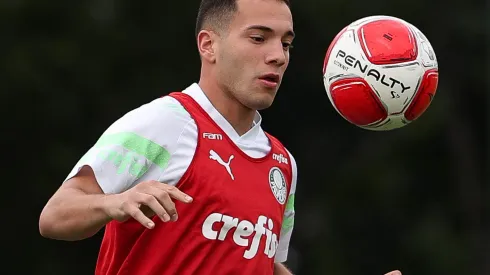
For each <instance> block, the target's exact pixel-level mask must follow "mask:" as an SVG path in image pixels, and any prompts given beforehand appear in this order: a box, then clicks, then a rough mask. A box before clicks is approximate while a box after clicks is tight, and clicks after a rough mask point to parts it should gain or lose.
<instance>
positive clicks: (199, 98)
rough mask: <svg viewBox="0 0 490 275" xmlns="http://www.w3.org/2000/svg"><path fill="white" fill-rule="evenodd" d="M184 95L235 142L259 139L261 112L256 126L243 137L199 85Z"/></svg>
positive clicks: (190, 87) (255, 122) (256, 115)
mask: <svg viewBox="0 0 490 275" xmlns="http://www.w3.org/2000/svg"><path fill="white" fill-rule="evenodd" d="M183 93H185V94H188V95H190V96H191V97H192V98H193V99H194V100H195V101H196V102H197V103H198V104H199V105H200V106H201V107H202V108H203V109H204V111H206V112H207V113H208V115H209V116H210V117H211V118H212V119H213V120H214V122H216V124H218V126H219V127H220V128H221V129H222V130H223V131H224V132H225V134H226V135H228V136H229V137H230V138H231V139H232V140H233V141H236V142H240V143H247V142H253V141H255V139H256V138H257V135H258V134H259V132H260V124H261V122H262V117H261V116H260V114H259V112H255V117H254V121H253V123H254V126H253V127H252V128H251V129H250V130H249V131H248V132H246V133H245V134H243V135H242V136H239V135H238V133H237V132H236V131H235V129H234V128H233V126H231V124H230V123H229V122H228V121H227V120H226V119H225V118H224V117H223V116H222V115H221V114H220V113H219V112H218V110H216V108H214V106H213V104H212V103H211V101H209V99H208V98H207V96H206V94H204V92H203V90H202V89H201V87H199V85H198V84H197V83H193V84H192V85H191V86H189V87H188V88H187V89H185V90H184V91H183Z"/></svg>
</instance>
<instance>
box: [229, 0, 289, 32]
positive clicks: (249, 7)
mask: <svg viewBox="0 0 490 275" xmlns="http://www.w3.org/2000/svg"><path fill="white" fill-rule="evenodd" d="M237 5H238V11H237V12H236V14H235V17H234V20H233V22H232V23H231V27H232V28H239V29H245V28H247V26H250V25H262V26H266V27H269V28H271V29H273V30H275V31H280V32H287V31H289V30H292V29H293V16H292V14H291V10H290V9H289V7H288V6H287V5H286V3H284V2H283V1H280V0H237Z"/></svg>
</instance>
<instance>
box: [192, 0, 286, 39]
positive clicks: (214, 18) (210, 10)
mask: <svg viewBox="0 0 490 275" xmlns="http://www.w3.org/2000/svg"><path fill="white" fill-rule="evenodd" d="M278 1H281V2H284V3H285V4H286V5H288V7H289V6H290V3H289V0H278ZM237 9H238V5H237V0H201V5H200V6H199V12H198V14H197V20H196V36H197V35H198V34H199V32H200V31H201V30H202V29H203V27H204V24H206V23H210V24H211V25H213V26H214V27H216V28H223V27H224V26H223V25H224V24H228V23H229V22H230V20H231V19H232V17H233V14H234V13H235V12H236V11H237Z"/></svg>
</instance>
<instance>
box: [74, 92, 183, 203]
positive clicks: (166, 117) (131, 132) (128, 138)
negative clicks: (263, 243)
mask: <svg viewBox="0 0 490 275" xmlns="http://www.w3.org/2000/svg"><path fill="white" fill-rule="evenodd" d="M189 120H191V116H190V115H189V114H188V113H187V111H186V110H185V109H184V108H183V107H182V106H181V105H180V104H179V103H178V101H176V100H175V99H174V98H171V97H163V98H159V99H155V100H154V101H152V102H149V103H147V104H145V105H142V106H140V107H138V108H136V109H134V110H132V111H130V112H128V113H127V114H125V115H124V116H123V117H121V118H120V119H118V120H117V121H115V122H114V123H113V124H112V125H111V126H110V127H109V128H108V129H107V130H106V131H105V132H104V133H103V134H102V135H101V136H100V138H99V139H98V140H97V141H96V142H95V144H94V145H93V146H92V147H91V148H90V149H89V150H88V151H87V152H86V153H85V155H84V156H83V157H82V158H81V159H80V160H79V161H78V163H77V164H76V165H75V167H73V169H72V171H71V172H70V173H69V175H68V177H67V178H66V180H68V179H70V178H72V177H74V176H75V175H76V174H77V173H78V172H79V171H80V169H81V168H82V167H83V166H86V165H88V166H90V167H91V168H92V169H93V171H94V173H95V177H96V179H97V182H98V184H99V185H100V187H101V189H102V190H103V191H104V193H106V194H110V193H120V192H124V191H126V190H127V189H129V188H130V187H132V186H134V185H135V184H137V183H138V182H141V181H145V180H158V179H159V177H160V175H161V174H162V173H163V172H164V171H165V169H166V168H167V166H168V163H169V161H170V159H171V157H172V152H173V151H175V147H176V146H177V141H178V139H179V135H180V133H181V132H182V130H183V128H184V127H185V125H186V124H187V123H188V121H189Z"/></svg>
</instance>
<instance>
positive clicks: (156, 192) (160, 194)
mask: <svg viewBox="0 0 490 275" xmlns="http://www.w3.org/2000/svg"><path fill="white" fill-rule="evenodd" d="M146 191H148V192H149V193H150V194H152V195H153V196H154V197H155V198H156V199H157V200H158V202H159V203H160V205H162V206H163V208H165V211H167V214H168V215H169V216H170V219H171V220H172V221H176V220H177V219H178V215H177V209H176V208H175V203H174V202H173V201H172V198H170V194H169V193H168V192H167V191H165V190H162V189H159V188H155V187H153V186H150V187H148V189H147V190H146Z"/></svg>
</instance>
